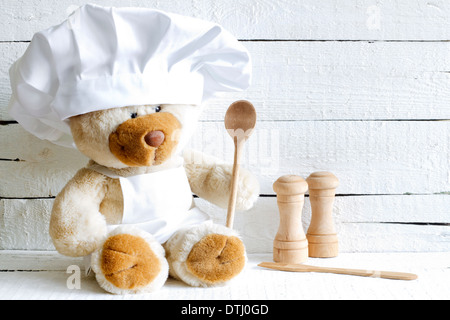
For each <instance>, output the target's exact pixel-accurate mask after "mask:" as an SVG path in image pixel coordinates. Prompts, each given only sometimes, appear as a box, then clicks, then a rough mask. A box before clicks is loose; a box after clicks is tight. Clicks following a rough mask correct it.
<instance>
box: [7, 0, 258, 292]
mask: <svg viewBox="0 0 450 320" xmlns="http://www.w3.org/2000/svg"><path fill="white" fill-rule="evenodd" d="M250 78H251V63H250V56H249V53H248V51H247V50H246V49H245V47H244V46H242V44H240V43H239V41H238V40H237V39H236V38H234V37H233V36H232V35H231V34H230V33H229V32H227V31H226V30H224V29H223V28H222V27H221V26H219V25H217V24H214V23H210V22H207V21H203V20H199V19H194V18H190V17H185V16H181V15H176V14H170V13H165V12H162V11H159V10H153V9H147V8H108V7H101V6H97V5H84V6H82V7H80V8H79V9H78V10H76V11H75V12H74V13H73V14H72V15H71V16H70V17H69V18H68V19H67V20H66V21H64V22H63V23H61V24H59V25H57V26H54V27H51V28H49V29H46V30H43V31H41V32H38V33H36V34H35V35H34V37H33V39H32V41H31V43H30V45H29V47H28V48H27V50H26V52H25V53H24V55H23V56H22V57H21V58H20V59H19V60H18V61H16V62H15V63H14V64H13V66H12V67H11V69H10V79H11V88H12V97H11V102H10V106H9V111H10V114H11V116H12V117H13V118H14V119H16V120H17V121H18V122H19V123H20V124H21V125H22V126H23V127H24V128H25V129H26V130H27V131H29V132H30V133H32V134H34V135H36V136H37V137H39V138H41V139H47V140H49V141H52V142H54V143H56V144H58V145H63V146H67V147H75V148H77V149H78V150H79V151H80V152H82V153H83V154H85V155H86V156H87V157H89V158H90V159H91V161H90V162H89V164H88V165H87V166H86V167H85V168H83V169H81V170H79V171H78V172H77V174H76V175H75V176H74V177H73V179H72V180H70V181H69V182H68V183H67V185H66V186H65V187H64V188H63V189H62V191H61V192H60V193H59V194H58V196H57V197H56V199H55V201H54V206H53V210H52V215H51V221H50V235H51V237H52V239H53V243H54V245H55V247H56V249H57V250H58V251H59V252H60V253H62V254H64V255H68V256H75V257H80V256H84V257H89V256H90V265H91V267H92V270H93V271H94V272H95V274H96V278H97V280H98V282H99V284H100V285H101V286H102V287H103V288H104V289H105V290H107V291H109V292H112V293H136V292H151V291H154V290H157V289H158V288H160V287H161V286H162V285H163V284H164V282H165V281H166V278H167V276H168V273H169V270H170V274H171V275H172V276H174V277H175V278H178V279H181V280H183V281H184V282H186V283H188V284H190V285H193V286H213V285H219V284H223V283H226V282H227V281H229V280H230V279H232V278H234V277H235V276H236V275H238V274H239V273H240V272H241V271H242V269H243V268H244V265H245V261H246V253H245V248H244V244H243V243H242V241H241V240H240V239H239V236H238V235H237V234H236V232H235V231H233V230H231V229H228V228H226V227H224V226H222V225H217V224H214V223H213V222H212V221H211V219H210V218H209V217H208V215H207V214H205V213H204V212H202V211H201V210H200V209H199V208H197V207H196V206H195V203H194V201H193V196H192V193H194V194H196V195H198V196H199V197H201V198H204V199H206V200H208V201H210V202H212V203H213V204H216V205H218V206H220V207H226V206H227V201H228V197H229V186H230V177H231V167H230V166H229V165H225V164H221V163H220V162H219V161H218V160H217V159H215V158H213V157H210V156H205V155H203V154H201V153H195V152H189V151H185V152H184V153H183V150H184V148H185V147H186V145H187V143H188V141H189V139H190V137H191V136H192V135H193V132H194V129H195V127H196V123H197V121H198V119H199V116H200V114H201V112H202V110H203V109H204V108H205V107H204V106H205V101H207V99H209V98H210V97H213V96H214V95H215V94H216V93H219V92H227V91H242V90H245V89H246V88H247V87H248V86H249V84H250ZM258 189H259V187H258V182H257V180H256V178H255V177H254V176H253V175H251V174H250V173H249V172H247V171H245V170H243V171H242V172H241V179H240V181H239V192H238V195H239V197H238V199H237V209H241V210H246V209H249V208H250V207H251V206H252V205H253V204H254V202H255V201H256V199H257V197H258V193H259V190H258Z"/></svg>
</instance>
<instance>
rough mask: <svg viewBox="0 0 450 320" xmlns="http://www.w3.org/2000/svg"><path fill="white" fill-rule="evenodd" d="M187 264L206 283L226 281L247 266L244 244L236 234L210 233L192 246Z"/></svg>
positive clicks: (193, 273) (192, 272)
mask: <svg viewBox="0 0 450 320" xmlns="http://www.w3.org/2000/svg"><path fill="white" fill-rule="evenodd" d="M186 266H187V269H188V270H189V271H190V272H191V274H192V275H194V276H196V277H197V278H198V279H200V280H201V281H203V282H205V283H208V284H215V283H223V282H226V281H228V280H231V279H232V278H234V277H235V276H236V275H238V274H239V273H240V272H241V271H242V269H243V268H244V266H245V248H244V244H243V243H242V241H241V240H240V239H239V238H237V237H234V236H225V235H222V234H215V233H213V234H209V235H207V236H205V237H203V238H202V239H201V240H200V241H199V242H197V243H196V244H195V245H194V246H193V247H192V250H191V252H190V253H189V256H188V258H187V260H186Z"/></svg>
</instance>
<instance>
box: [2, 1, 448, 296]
mask: <svg viewBox="0 0 450 320" xmlns="http://www.w3.org/2000/svg"><path fill="white" fill-rule="evenodd" d="M92 2H93V3H97V4H101V5H116V6H123V5H129V6H147V7H157V8H159V9H162V10H167V11H172V12H175V13H181V14H187V15H192V16H194V17H198V18H203V19H207V20H212V21H215V22H218V23H220V24H222V25H224V26H225V27H226V28H227V29H229V30H230V31H231V32H232V33H234V34H235V35H236V36H237V37H238V38H239V39H240V40H241V41H242V43H243V44H244V45H245V46H246V47H247V48H248V50H249V51H250V53H251V55H252V58H253V72H254V76H253V84H252V86H251V88H250V89H249V90H248V91H247V92H245V93H237V94H230V95H226V96H223V97H221V98H218V99H215V100H212V101H210V103H209V107H208V111H207V112H205V113H204V114H203V116H202V123H201V124H200V126H199V128H198V131H197V133H196V135H195V136H194V139H193V141H192V143H191V146H192V147H194V148H196V149H200V150H203V151H204V152H206V153H210V154H214V155H216V156H218V157H219V158H225V159H226V160H227V161H228V162H231V161H232V159H231V156H229V155H231V154H232V150H233V145H232V143H231V141H229V137H227V136H226V133H225V131H224V128H223V118H224V115H225V111H226V106H228V105H230V104H231V103H232V102H233V101H236V100H240V99H246V100H249V101H251V102H252V103H254V105H255V107H256V109H257V112H258V119H259V120H260V121H259V122H258V124H257V130H256V132H255V136H254V137H252V139H251V140H250V141H249V145H248V148H246V152H247V154H245V155H244V157H245V159H246V162H245V163H244V164H243V166H244V167H246V168H248V169H250V170H251V171H253V172H254V173H255V174H257V175H258V177H259V179H260V181H261V184H262V194H263V197H261V198H260V199H259V203H258V204H257V206H256V207H255V208H254V209H252V210H251V211H250V212H248V213H246V214H240V213H237V215H236V223H235V225H236V227H237V228H238V229H239V231H241V233H242V234H243V237H244V240H245V243H246V246H247V249H248V250H249V252H271V251H272V241H273V237H274V235H275V233H276V228H277V223H278V216H277V215H276V214H275V213H277V208H276V201H275V198H274V193H273V191H272V189H271V186H272V183H273V181H275V180H276V179H277V178H278V177H279V176H281V175H285V174H297V175H301V176H303V177H307V176H308V175H309V174H310V173H311V172H314V171H318V170H327V171H331V172H333V173H335V174H336V175H337V176H338V178H339V179H340V181H341V185H340V187H339V188H338V190H337V197H336V201H335V204H334V208H333V212H334V214H335V218H336V221H335V223H336V229H337V232H338V235H339V236H340V238H339V243H340V247H341V249H342V250H343V251H342V252H370V251H374V252H386V251H395V252H400V251H415V252H417V251H447V252H448V251H450V244H449V243H450V240H449V239H450V231H449V228H450V226H449V224H450V211H449V210H450V209H449V208H450V163H449V160H448V159H450V121H448V120H450V90H448V88H449V87H450V72H449V71H450V42H449V40H450V19H449V17H450V2H449V1H446V0H434V1H432V2H430V1H422V0H420V1H410V0H395V1H383V2H380V1H378V2H374V1H372V0H361V1H357V2H355V1H351V0H324V1H321V2H320V5H319V4H318V3H317V1H316V0H289V1H288V0H280V1H270V0H248V1H245V2H230V1H225V0H217V1H213V2H211V1H210V0H189V1H184V0H170V1H169V0H129V1H126V2H123V1H119V0H111V1H104V0H93V1H92ZM82 3H84V1H82V0H71V1H69V0H58V1H56V0H30V1H27V2H26V3H25V2H23V1H9V0H0V6H1V8H2V10H1V11H0V56H1V57H2V58H1V59H0V250H4V249H13V248H15V249H25V250H52V249H53V247H52V245H51V241H50V239H49V238H48V234H47V225H48V219H49V210H50V208H51V204H52V202H53V199H52V197H54V196H55V195H56V194H57V193H58V192H59V191H60V190H61V188H62V187H63V186H64V185H65V183H66V182H67V181H68V180H69V179H70V178H71V177H72V176H73V174H74V173H75V171H76V170H77V169H78V168H80V167H82V166H84V165H85V164H86V162H87V159H86V158H85V157H84V156H82V155H80V154H79V153H78V152H77V151H76V150H68V149H65V148H61V147H57V146H54V145H52V144H51V143H49V142H44V141H40V140H38V139H36V138H35V137H33V136H31V135H30V134H28V133H26V132H25V131H24V130H23V129H22V128H21V127H20V126H19V125H17V124H11V122H10V121H11V120H12V119H11V117H10V116H9V115H8V113H7V105H8V102H9V98H10V93H11V90H10V86H9V78H8V69H9V67H10V65H11V64H12V63H13V62H14V61H15V60H16V59H18V58H19V57H20V56H21V55H22V54H23V52H24V51H25V49H26V48H27V46H28V42H29V41H30V40H31V37H32V35H33V34H34V33H35V32H37V31H39V30H42V29H44V28H47V27H50V26H52V25H54V24H57V23H60V22H61V21H62V20H64V19H65V17H66V16H67V14H68V13H69V12H70V11H71V10H72V9H73V8H74V6H77V5H81V4H82ZM280 21H282V23H280ZM437 120H447V121H437ZM227 157H230V158H227ZM196 201H197V202H198V203H199V205H200V206H202V207H203V208H204V209H205V211H207V212H208V213H210V214H211V215H212V216H213V218H214V220H215V221H217V222H219V223H222V224H224V223H225V222H224V219H225V218H224V217H225V215H226V212H225V211H224V210H222V209H218V208H216V207H214V206H212V205H209V204H207V203H206V202H204V201H202V200H201V199H197V200H196ZM309 213H310V202H309V199H308V197H307V198H306V202H305V208H304V212H303V215H304V216H303V219H302V221H303V223H304V228H305V230H306V228H307V225H308V223H309V216H308V214H309ZM0 253H1V252H0ZM13 260H14V259H13ZM0 261H2V260H1V259H0ZM11 261H12V260H11ZM14 285H15V284H14ZM261 289H262V288H261ZM255 290H257V289H255ZM255 292H257V291H255ZM269 296H270V295H269Z"/></svg>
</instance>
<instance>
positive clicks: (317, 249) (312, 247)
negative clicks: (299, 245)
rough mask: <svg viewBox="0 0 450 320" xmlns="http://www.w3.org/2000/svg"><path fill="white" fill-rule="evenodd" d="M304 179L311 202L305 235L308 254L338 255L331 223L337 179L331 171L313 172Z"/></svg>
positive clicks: (335, 236)
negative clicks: (308, 223)
mask: <svg viewBox="0 0 450 320" xmlns="http://www.w3.org/2000/svg"><path fill="white" fill-rule="evenodd" d="M306 181H307V182H308V188H309V200H310V202H311V211H312V213H311V223H310V225H309V228H308V232H307V234H306V237H307V239H308V243H309V256H310V257H314V258H331V257H336V256H337V255H338V251H339V249H338V238H337V234H336V230H335V228H334V224H333V217H332V211H333V203H334V198H335V194H336V188H337V186H338V185H339V180H338V179H337V177H336V176H335V175H334V174H332V173H331V172H324V171H322V172H314V173H312V174H311V175H310V176H309V177H308V178H307V179H306Z"/></svg>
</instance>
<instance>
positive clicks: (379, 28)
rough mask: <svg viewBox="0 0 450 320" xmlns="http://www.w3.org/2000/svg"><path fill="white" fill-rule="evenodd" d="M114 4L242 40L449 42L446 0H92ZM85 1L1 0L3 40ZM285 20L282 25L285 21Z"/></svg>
mask: <svg viewBox="0 0 450 320" xmlns="http://www.w3.org/2000/svg"><path fill="white" fill-rule="evenodd" d="M90 2H91V3H96V4H100V5H113V6H138V7H154V8H158V9H161V10H165V11H170V12H174V13H179V14H186V15H191V16H194V17H197V18H201V19H206V20H210V21H214V22H217V23H220V24H222V25H223V26H225V27H226V28H227V29H229V30H230V31H231V32H232V33H233V34H235V35H236V36H237V37H238V38H239V39H287V40H298V39H304V40H362V39H363V40H364V39H365V40H428V41H429V40H433V41H435V40H448V39H450V21H449V19H448V16H449V14H450V3H449V2H448V1H445V0H434V1H433V2H429V1H413V2H411V0H396V1H383V2H374V1H372V0H360V1H357V2H355V1H351V0H345V1H343V0H325V1H321V2H320V4H318V3H317V1H316V0H277V1H271V0H247V1H232V2H230V1H227V0H218V1H214V2H211V1H210V0H189V1H185V0H162V1H161V0H129V1H121V0H109V1H105V0H92V1H90ZM84 3H85V1H83V0H29V1H27V2H26V3H22V2H20V1H10V0H2V1H1V2H0V5H1V8H2V10H1V11H0V41H12V40H13V41H24V40H30V39H31V36H32V35H33V33H34V32H36V31H37V30H41V29H44V28H48V27H50V26H52V25H55V24H59V23H60V22H61V21H63V20H64V19H65V18H66V17H67V15H68V13H70V12H71V11H72V10H73V8H74V7H76V6H79V5H82V4H84ZM280 22H282V23H280ZM17 26H21V28H17Z"/></svg>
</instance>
